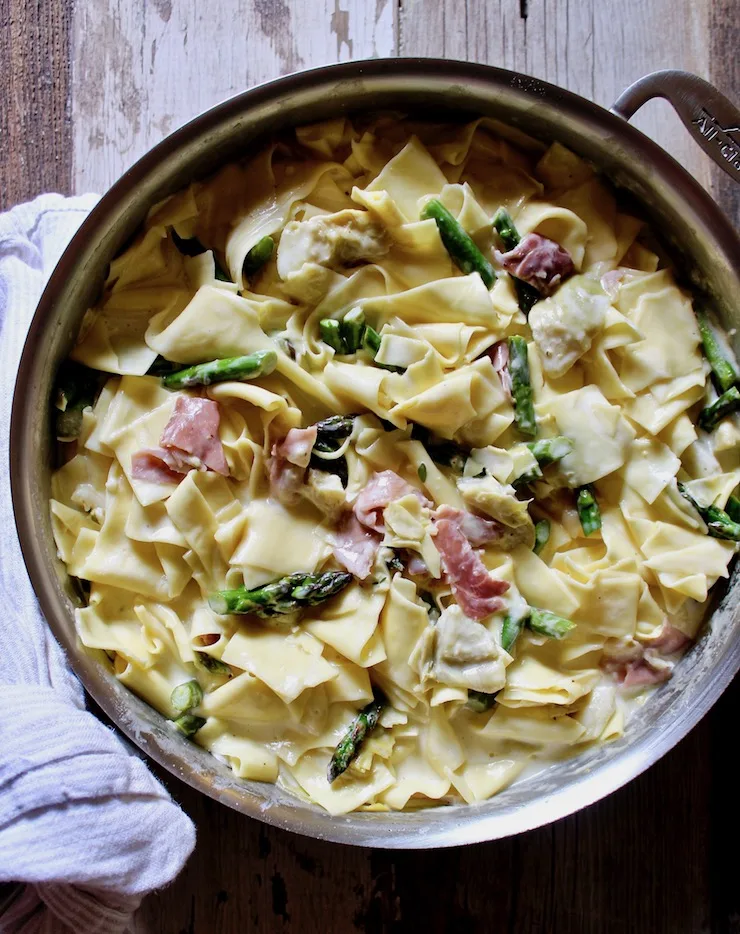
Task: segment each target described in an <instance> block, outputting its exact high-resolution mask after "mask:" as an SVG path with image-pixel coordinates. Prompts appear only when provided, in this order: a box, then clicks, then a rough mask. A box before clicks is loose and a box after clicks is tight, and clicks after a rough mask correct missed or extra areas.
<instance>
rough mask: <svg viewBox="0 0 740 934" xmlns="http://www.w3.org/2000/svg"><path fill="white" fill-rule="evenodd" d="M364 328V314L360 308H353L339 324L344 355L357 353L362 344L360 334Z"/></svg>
mask: <svg viewBox="0 0 740 934" xmlns="http://www.w3.org/2000/svg"><path fill="white" fill-rule="evenodd" d="M364 327H365V312H364V311H363V310H362V308H353V309H352V310H351V311H348V312H347V314H346V315H345V316H344V317H343V318H342V320H341V321H340V322H339V333H340V334H341V336H342V340H343V341H344V346H345V347H346V348H347V350H346V353H357V351H358V350H359V349H360V346H361V344H362V332H363V329H364Z"/></svg>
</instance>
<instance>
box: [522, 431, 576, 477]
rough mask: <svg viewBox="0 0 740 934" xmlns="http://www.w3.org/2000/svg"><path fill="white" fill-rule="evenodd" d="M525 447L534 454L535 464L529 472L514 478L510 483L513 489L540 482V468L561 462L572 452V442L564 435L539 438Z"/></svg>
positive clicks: (541, 475)
mask: <svg viewBox="0 0 740 934" xmlns="http://www.w3.org/2000/svg"><path fill="white" fill-rule="evenodd" d="M527 447H528V448H529V450H530V451H531V452H532V454H534V456H535V458H536V460H537V463H536V465H535V466H534V467H532V469H531V470H527V471H526V472H525V473H523V474H521V475H520V476H518V477H516V478H515V479H514V480H512V481H511V482H512V483H513V485H514V486H515V487H520V486H524V484H526V483H534V481H535V480H541V479H542V477H543V474H542V468H543V467H549V466H550V464H554V463H556V461H559V460H562V458H564V457H565V455H566V454H570V452H571V451H572V450H573V442H572V441H571V440H570V438H566V437H565V436H564V435H557V436H556V437H554V438H541V439H540V440H539V441H528V442H527Z"/></svg>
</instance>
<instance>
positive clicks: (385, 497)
mask: <svg viewBox="0 0 740 934" xmlns="http://www.w3.org/2000/svg"><path fill="white" fill-rule="evenodd" d="M409 493H413V494H414V495H415V496H417V497H418V498H419V499H420V500H421V502H422V503H423V504H424V505H425V506H431V505H432V504H431V503H430V502H429V500H428V499H427V498H426V496H424V494H423V493H422V492H421V491H420V490H417V489H416V488H415V487H413V486H411V484H410V483H407V482H406V481H405V480H404V479H403V477H399V476H398V474H397V473H396V472H395V471H393V470H382V471H381V472H380V473H375V474H373V475H372V477H371V478H370V481H369V482H368V484H367V486H366V487H365V489H364V490H363V491H362V492H361V493H360V495H359V496H358V497H357V499H356V500H355V505H354V512H355V515H356V516H357V518H358V519H359V520H360V522H361V523H362V524H363V525H365V526H367V528H369V529H373V530H374V531H375V532H384V531H385V523H384V521H383V511H384V509H385V507H386V506H387V505H388V504H389V503H392V502H393V501H394V500H397V499H400V498H401V497H402V496H407V495H408V494H409Z"/></svg>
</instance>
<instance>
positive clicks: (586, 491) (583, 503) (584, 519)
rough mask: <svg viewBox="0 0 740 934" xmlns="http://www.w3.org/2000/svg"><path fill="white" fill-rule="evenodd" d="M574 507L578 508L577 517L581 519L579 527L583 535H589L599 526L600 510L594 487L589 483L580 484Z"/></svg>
mask: <svg viewBox="0 0 740 934" xmlns="http://www.w3.org/2000/svg"><path fill="white" fill-rule="evenodd" d="M576 508H577V509H578V518H579V519H580V520H581V528H582V529H583V534H584V535H591V533H592V532H596V531H597V530H598V529H600V528H601V510H600V509H599V504H598V502H597V501H596V496H595V495H594V489H593V487H592V486H591V485H590V484H589V485H587V486H582V487H581V488H580V489H579V490H578V496H577V498H576Z"/></svg>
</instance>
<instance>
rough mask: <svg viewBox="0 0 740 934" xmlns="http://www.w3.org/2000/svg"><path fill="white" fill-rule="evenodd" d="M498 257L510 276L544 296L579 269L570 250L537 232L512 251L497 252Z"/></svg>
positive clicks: (524, 238) (523, 239)
mask: <svg viewBox="0 0 740 934" xmlns="http://www.w3.org/2000/svg"><path fill="white" fill-rule="evenodd" d="M496 259H498V261H499V262H500V263H501V265H502V266H503V267H504V269H505V270H506V271H507V272H508V273H509V274H510V275H512V276H515V277H516V278H517V279H521V280H522V281H524V282H528V283H529V284H530V285H531V286H534V288H535V289H537V291H538V292H540V293H541V294H542V295H550V293H551V292H552V291H553V289H554V288H555V286H557V285H559V284H560V283H561V282H562V281H563V280H564V279H567V278H568V276H571V275H573V273H574V272H575V266H574V265H573V260H572V258H571V255H570V253H569V252H568V251H567V250H564V249H563V248H562V247H561V246H560V244H559V243H555V241H554V240H548V239H547V237H542V236H540V234H536V233H531V234H527V236H526V237H523V238H522V240H521V242H520V243H519V244H518V245H517V246H515V247H514V249H513V250H509V251H508V253H496Z"/></svg>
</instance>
